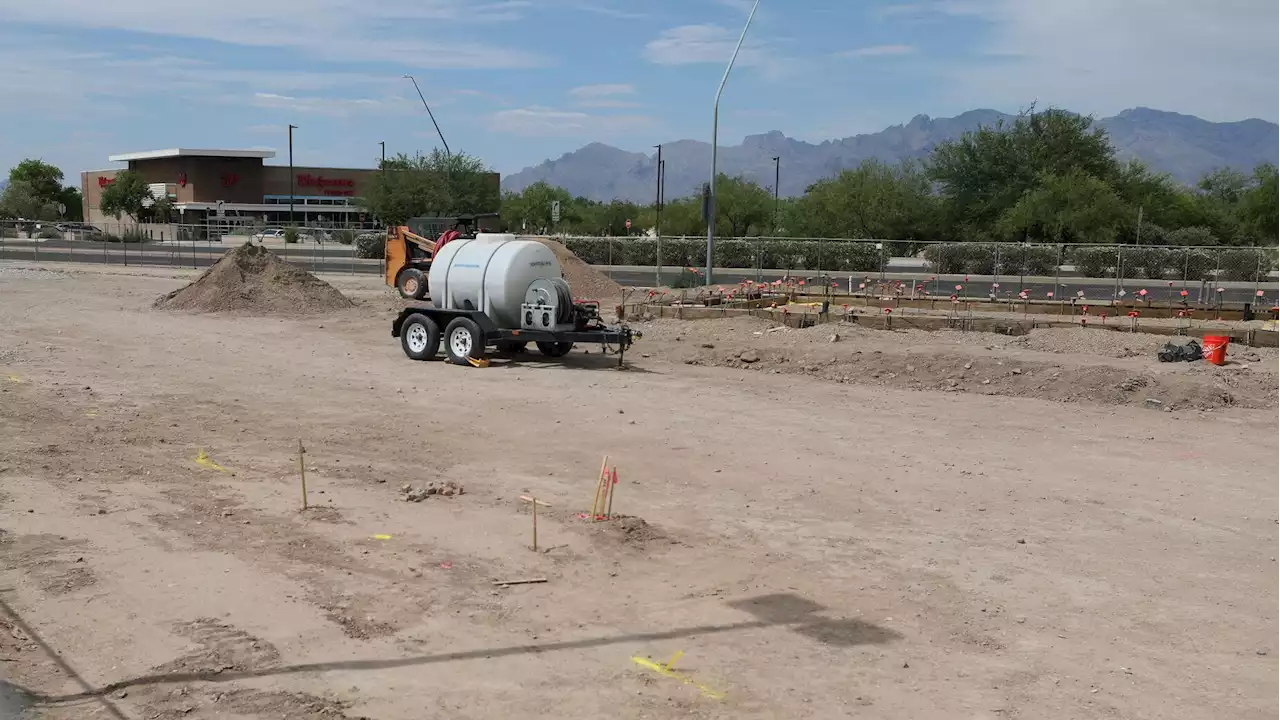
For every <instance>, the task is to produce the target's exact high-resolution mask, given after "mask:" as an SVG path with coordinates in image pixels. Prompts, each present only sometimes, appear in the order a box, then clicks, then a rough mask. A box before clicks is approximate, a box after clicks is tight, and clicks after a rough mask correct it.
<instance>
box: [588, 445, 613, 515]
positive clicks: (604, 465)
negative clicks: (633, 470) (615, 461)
mask: <svg viewBox="0 0 1280 720" xmlns="http://www.w3.org/2000/svg"><path fill="white" fill-rule="evenodd" d="M608 466H609V456H608V455H605V456H604V461H603V462H601V463H600V473H599V474H598V475H596V495H595V497H594V498H592V499H591V519H592V520H595V519H596V515H597V514H598V513H597V512H596V509H597V508H598V507H600V477H601V476H602V475H604V470H605V468H607V467H608Z"/></svg>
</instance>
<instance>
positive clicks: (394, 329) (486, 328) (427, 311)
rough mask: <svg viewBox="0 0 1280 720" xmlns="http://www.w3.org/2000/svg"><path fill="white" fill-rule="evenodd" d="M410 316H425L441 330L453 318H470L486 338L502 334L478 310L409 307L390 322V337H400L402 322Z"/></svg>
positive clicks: (491, 321)
mask: <svg viewBox="0 0 1280 720" xmlns="http://www.w3.org/2000/svg"><path fill="white" fill-rule="evenodd" d="M410 315H426V316H427V317H429V318H431V319H432V320H435V321H436V324H437V325H439V326H440V327H441V328H444V327H447V326H448V325H449V323H450V322H451V321H452V320H453V319H454V318H458V317H465V318H470V319H471V320H472V321H473V322H475V324H477V325H479V326H480V330H481V332H483V333H484V334H485V336H486V337H488V338H490V339H494V338H497V337H498V336H499V335H501V334H502V333H501V331H500V330H498V326H497V325H494V324H493V320H492V319H490V318H489V316H488V315H485V314H484V313H482V312H480V311H479V310H443V309H441V308H432V307H414V306H409V307H406V308H404V309H402V310H401V311H400V314H399V315H396V318H395V320H392V321H391V337H393V338H398V337H400V330H401V329H402V328H403V327H404V321H405V320H406V319H407V318H408V317H409V316H410Z"/></svg>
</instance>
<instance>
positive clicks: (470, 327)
mask: <svg viewBox="0 0 1280 720" xmlns="http://www.w3.org/2000/svg"><path fill="white" fill-rule="evenodd" d="M484 346H485V343H484V333H482V332H480V326H479V325H477V324H476V323H475V321H474V320H472V319H471V318H466V317H456V318H454V319H453V320H452V321H451V322H450V323H449V325H448V326H447V327H445V329H444V349H445V352H446V353H448V354H449V362H452V363H453V364H454V365H469V364H470V363H468V362H467V358H472V359H474V360H479V359H480V358H482V357H484Z"/></svg>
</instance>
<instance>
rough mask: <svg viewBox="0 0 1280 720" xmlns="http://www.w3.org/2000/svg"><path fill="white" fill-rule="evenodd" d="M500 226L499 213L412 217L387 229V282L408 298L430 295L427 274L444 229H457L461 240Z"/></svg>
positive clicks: (420, 297)
mask: <svg viewBox="0 0 1280 720" xmlns="http://www.w3.org/2000/svg"><path fill="white" fill-rule="evenodd" d="M498 226H499V220H498V214H497V213H486V214H467V215H458V216H455V217H420V218H410V219H409V221H408V222H406V223H405V224H404V225H399V226H394V227H389V228H387V238H386V244H385V250H384V256H385V258H386V278H385V280H386V283H387V285H390V286H391V287H394V288H395V289H396V292H398V293H399V294H400V297H402V298H404V299H406V300H422V299H423V298H425V297H427V292H428V289H427V276H428V275H429V273H430V271H431V258H432V256H433V255H434V254H435V246H436V242H437V240H439V238H440V237H441V236H442V235H443V234H444V233H445V232H448V231H449V230H456V231H457V232H458V239H463V238H474V237H475V236H476V233H477V232H490V231H492V230H497V229H498Z"/></svg>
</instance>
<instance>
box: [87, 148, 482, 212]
mask: <svg viewBox="0 0 1280 720" xmlns="http://www.w3.org/2000/svg"><path fill="white" fill-rule="evenodd" d="M272 157H275V152H273V151H271V150H198V149H188V148H172V149H169V150H154V151H148V152H134V153H123V154H120V155H112V156H110V157H109V158H108V160H110V161H111V162H119V163H128V169H129V170H132V171H134V172H137V173H139V174H140V175H142V178H143V180H144V182H146V183H147V184H148V185H150V186H151V191H152V194H153V195H154V196H156V197H159V196H160V193H162V192H163V193H164V194H165V195H167V196H168V198H169V200H170V202H172V203H173V207H174V210H175V212H176V215H175V217H174V218H173V220H174V221H175V222H185V223H199V222H203V221H204V220H205V219H206V218H207V217H213V216H214V215H216V214H217V212H218V210H219V207H221V211H222V212H223V213H224V214H225V216H226V217H228V218H241V219H242V220H241V221H242V222H252V223H254V224H261V223H266V224H273V225H276V224H286V223H289V222H290V214H289V213H290V210H289V197H290V189H291V188H290V179H291V178H290V168H289V167H288V166H284V165H267V164H265V163H264V162H263V161H264V160H266V159H268V158H272ZM119 172H121V170H95V171H88V172H82V173H80V187H81V191H82V192H83V194H84V219H85V222H89V223H101V222H106V221H110V220H114V218H111V217H107V216H104V215H103V214H102V212H101V211H100V210H99V209H98V201H99V199H100V198H101V197H102V189H103V188H105V187H106V186H107V185H109V184H111V182H112V181H113V180H114V179H115V176H116V175H117V174H118V173H119ZM376 172H378V171H377V170H372V169H356V168H328V167H298V166H295V167H294V168H292V173H293V174H292V193H293V218H292V219H293V221H294V222H296V223H297V224H299V225H346V224H359V223H363V222H364V221H365V220H366V218H365V217H364V213H363V212H362V211H361V209H360V208H359V207H358V206H357V204H356V199H357V198H358V197H359V196H360V193H361V191H362V189H363V188H364V187H365V186H366V185H367V184H368V183H369V181H370V180H371V179H372V177H373V175H374V173H376ZM493 180H494V196H495V202H496V198H497V194H498V175H497V174H496V173H495V174H494V175H493ZM495 209H496V208H495Z"/></svg>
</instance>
